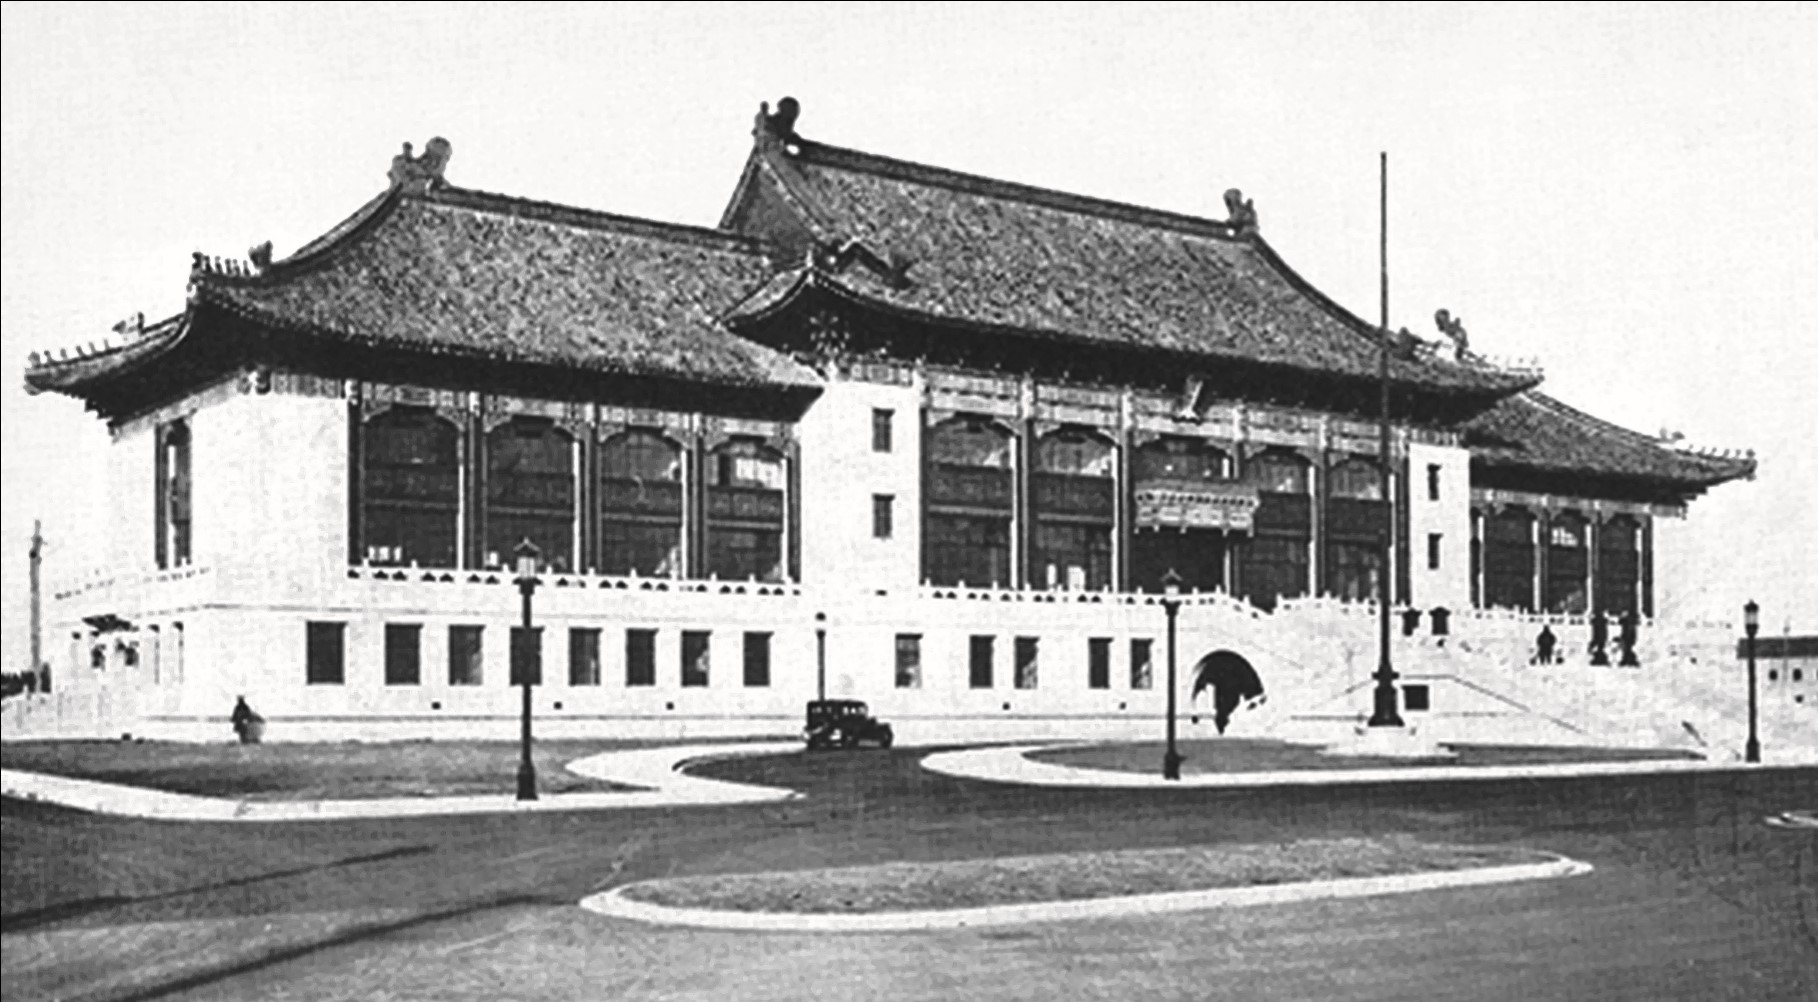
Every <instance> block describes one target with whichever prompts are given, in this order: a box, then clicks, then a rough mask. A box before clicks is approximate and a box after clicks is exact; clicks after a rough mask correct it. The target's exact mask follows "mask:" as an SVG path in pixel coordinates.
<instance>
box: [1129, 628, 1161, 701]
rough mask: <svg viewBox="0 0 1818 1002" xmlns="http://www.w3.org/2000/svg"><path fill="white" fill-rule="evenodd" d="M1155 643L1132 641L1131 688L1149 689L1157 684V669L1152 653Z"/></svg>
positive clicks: (1151, 641) (1143, 640) (1145, 640)
mask: <svg viewBox="0 0 1818 1002" xmlns="http://www.w3.org/2000/svg"><path fill="white" fill-rule="evenodd" d="M1154 649H1155V641H1153V640H1148V639H1142V640H1132V641H1130V688H1132V689H1148V688H1151V687H1153V686H1154V684H1155V668H1154V662H1153V660H1152V658H1151V652H1152V651H1153V650H1154Z"/></svg>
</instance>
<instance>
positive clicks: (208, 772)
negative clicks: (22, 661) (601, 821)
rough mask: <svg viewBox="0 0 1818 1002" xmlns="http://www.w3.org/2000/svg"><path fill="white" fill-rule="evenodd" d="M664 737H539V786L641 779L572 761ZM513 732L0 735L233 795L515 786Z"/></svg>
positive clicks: (51, 754) (142, 782)
mask: <svg viewBox="0 0 1818 1002" xmlns="http://www.w3.org/2000/svg"><path fill="white" fill-rule="evenodd" d="M658 743H659V742H630V741H573V740H554V741H538V742H536V743H535V744H534V746H533V749H534V753H533V756H532V759H533V761H534V762H535V763H536V767H537V785H538V788H539V789H540V790H541V791H542V792H543V793H546V794H549V793H601V792H610V791H613V790H628V789H635V787H629V786H624V785H621V784H616V783H610V782H605V781H602V780H595V779H589V778H587V777H585V776H580V775H577V774H575V773H572V772H569V771H568V769H567V768H566V766H567V764H568V763H569V762H572V761H574V760H575V759H578V758H585V757H586V756H589V755H597V754H599V753H600V752H606V751H619V750H623V749H627V748H646V747H651V746H653V745H656V744H658ZM518 754H519V752H518V745H517V743H516V742H512V741H405V742H390V743H373V744H367V743H361V742H337V743H322V744H260V745H241V744H228V743H222V744H209V745H198V744H180V743H175V742H164V741H42V742H40V741H31V742H7V743H5V744H0V765H3V766H4V767H6V768H8V769H24V770H27V771H30V772H44V773H50V774H52V775H56V776H71V777H75V778H78V779H93V780H99V781H101V782H107V783H123V784H126V785H129V786H146V787H151V788H153V789H158V790H169V791H172V792H175V793H189V794H195V795H198V796H209V797H227V798H231V799H245V800H264V801H284V800H320V799H333V800H362V799H373V798H380V797H450V796H467V795H476V794H487V793H510V792H512V791H514V790H515V789H516V782H517V768H518Z"/></svg>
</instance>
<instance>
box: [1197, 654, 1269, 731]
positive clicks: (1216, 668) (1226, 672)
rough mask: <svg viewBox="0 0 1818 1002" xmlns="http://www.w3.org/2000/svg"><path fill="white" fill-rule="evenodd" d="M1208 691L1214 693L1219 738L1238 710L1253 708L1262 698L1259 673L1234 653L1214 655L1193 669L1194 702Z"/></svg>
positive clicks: (1201, 659) (1210, 655) (1213, 702)
mask: <svg viewBox="0 0 1818 1002" xmlns="http://www.w3.org/2000/svg"><path fill="white" fill-rule="evenodd" d="M1207 689H1211V690H1212V722H1213V723H1214V724H1216V725H1217V726H1218V733H1220V734H1223V733H1224V732H1225V727H1226V725H1228V724H1230V723H1231V714H1232V713H1233V712H1234V711H1235V710H1236V709H1237V708H1238V707H1239V706H1253V705H1255V704H1256V703H1257V702H1258V701H1260V700H1261V699H1262V697H1263V684H1262V679H1261V678H1259V677H1258V676H1257V674H1256V669H1255V668H1254V667H1252V666H1251V664H1250V662H1249V661H1248V660H1246V659H1245V658H1244V656H1243V655H1241V654H1238V653H1237V652H1235V651H1213V652H1212V653H1210V654H1208V655H1206V656H1205V657H1203V658H1200V659H1199V663H1198V664H1196V665H1194V666H1193V698H1194V699H1198V698H1199V694H1200V693H1202V692H1204V691H1206V690H1207Z"/></svg>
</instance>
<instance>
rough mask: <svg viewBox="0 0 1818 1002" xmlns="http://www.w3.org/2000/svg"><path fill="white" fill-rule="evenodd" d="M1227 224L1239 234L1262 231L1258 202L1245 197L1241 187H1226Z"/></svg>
mask: <svg viewBox="0 0 1818 1002" xmlns="http://www.w3.org/2000/svg"><path fill="white" fill-rule="evenodd" d="M1225 225H1227V226H1229V227H1231V231H1232V232H1233V233H1235V234H1237V235H1238V236H1240V237H1241V236H1249V235H1250V234H1253V233H1257V232H1260V229H1261V226H1260V224H1259V222H1258V221H1257V218H1256V202H1255V201H1254V200H1253V199H1248V198H1245V197H1244V193H1243V190H1242V189H1240V188H1227V189H1225Z"/></svg>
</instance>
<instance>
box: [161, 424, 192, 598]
mask: <svg viewBox="0 0 1818 1002" xmlns="http://www.w3.org/2000/svg"><path fill="white" fill-rule="evenodd" d="M157 448H158V460H157V472H156V476H157V480H158V505H157V529H156V547H157V554H156V555H157V560H158V566H159V567H181V566H183V565H184V564H187V563H189V562H190V513H191V505H190V493H191V492H190V450H189V424H188V422H185V421H173V422H171V423H170V424H167V425H161V426H159V428H158V432H157Z"/></svg>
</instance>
